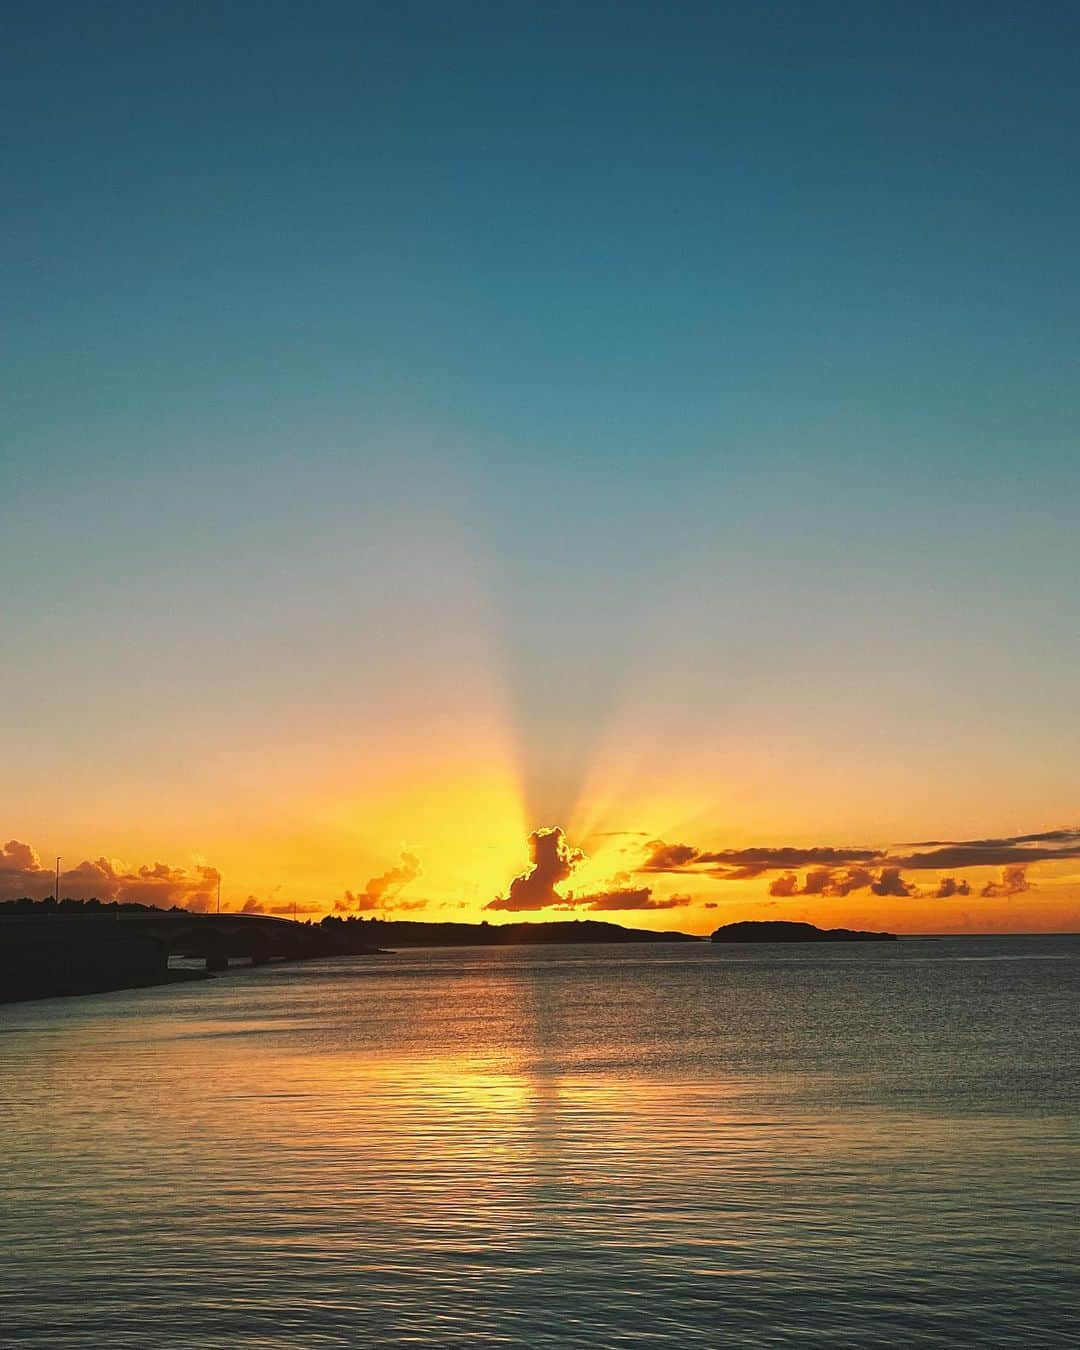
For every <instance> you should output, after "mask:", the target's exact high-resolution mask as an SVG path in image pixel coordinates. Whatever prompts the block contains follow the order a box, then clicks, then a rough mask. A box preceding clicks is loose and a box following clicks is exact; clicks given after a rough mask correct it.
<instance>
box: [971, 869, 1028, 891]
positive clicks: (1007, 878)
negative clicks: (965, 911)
mask: <svg viewBox="0 0 1080 1350" xmlns="http://www.w3.org/2000/svg"><path fill="white" fill-rule="evenodd" d="M1030 890H1034V887H1033V886H1032V884H1031V882H1030V881H1028V879H1027V872H1026V871H1025V870H1024V868H1023V867H1020V866H1017V865H1014V866H1012V867H1005V868H1003V869H1002V872H1001V880H1000V881H988V882H987V883H986V885H985V886H984V887H983V888H982V890H981V891H980V892H979V894H980V895H986V896H1000V895H1022V894H1023V893H1024V891H1030Z"/></svg>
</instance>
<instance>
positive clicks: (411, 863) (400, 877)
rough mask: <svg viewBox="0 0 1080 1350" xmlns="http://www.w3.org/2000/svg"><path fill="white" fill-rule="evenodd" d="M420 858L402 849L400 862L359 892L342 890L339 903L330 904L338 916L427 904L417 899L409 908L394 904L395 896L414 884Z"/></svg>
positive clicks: (414, 907)
mask: <svg viewBox="0 0 1080 1350" xmlns="http://www.w3.org/2000/svg"><path fill="white" fill-rule="evenodd" d="M422 870H423V869H422V868H421V866H420V859H419V858H418V857H417V856H416V854H415V853H408V852H406V851H405V850H402V854H401V861H400V863H398V865H397V866H396V867H391V868H389V869H388V870H387V871H385V872H382V873H380V875H379V876H377V877H372V878H371V879H370V880H369V881H368V882H367V884H366V885H365V886H364V889H363V890H362V891H358V892H354V891H346V892H345V894H344V896H342V898H341V899H340V900H335V901H334V908H335V909H336V910H337V911H338V912H339V913H362V912H365V911H368V910H373V909H419V908H422V907H423V905H425V904H426V903H427V902H426V901H423V900H417V901H414V902H413V903H411V904H409V905H405V904H403V903H402V904H396V903H395V902H396V900H397V897H398V896H399V895H400V894H401V892H402V891H403V890H404V889H405V887H406V886H407V885H408V884H409V882H410V881H415V880H416V878H417V877H418V876H420V874H421V872H422Z"/></svg>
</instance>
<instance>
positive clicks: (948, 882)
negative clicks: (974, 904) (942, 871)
mask: <svg viewBox="0 0 1080 1350" xmlns="http://www.w3.org/2000/svg"><path fill="white" fill-rule="evenodd" d="M970 894H971V887H970V886H969V885H968V883H967V882H966V881H957V879H956V878H955V877H942V878H941V880H940V881H939V882H938V888H937V890H936V891H935V892H934V896H935V898H936V899H938V900H947V899H948V898H949V896H950V895H970Z"/></svg>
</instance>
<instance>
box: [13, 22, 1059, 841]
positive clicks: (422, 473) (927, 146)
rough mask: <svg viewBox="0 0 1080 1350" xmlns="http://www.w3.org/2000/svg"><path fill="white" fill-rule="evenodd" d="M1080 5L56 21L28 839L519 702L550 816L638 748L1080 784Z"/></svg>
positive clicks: (22, 792)
mask: <svg viewBox="0 0 1080 1350" xmlns="http://www.w3.org/2000/svg"><path fill="white" fill-rule="evenodd" d="M1078 39H1080V10H1078V8H1077V7H1076V6H1075V5H1071V4H1061V5H1057V4H1044V3H1038V0H1035V2H1034V3H1031V2H1029V3H1012V4H999V3H993V2H991V3H985V2H984V3H978V4H967V3H948V4H923V3H914V4H912V3H904V4H891V3H862V4H833V3H814V4H802V5H800V4H794V3H787V4H768V3H754V4H750V3H746V4H730V5H728V4H720V3H716V4H709V5H698V4H683V5H678V6H668V5H661V4H635V3H621V4H601V3H593V4H589V3H584V4H581V3H575V4H562V3H549V4H543V5H534V4H524V3H513V2H511V3H499V4H495V3H492V4H478V3H468V0H462V2H461V3H457V4H449V5H448V4H435V3H394V4H385V5H368V4H360V3H352V4H325V3H317V2H316V3H311V4H305V5H298V4H277V3H261V4H246V5H245V4H233V5H218V4H214V5H211V4H199V3H185V4H154V5H145V4H139V5H136V4H131V3H112V4H109V3H102V4H97V5H85V4H78V5H76V4H66V3H59V4H52V5H41V4H39V3H35V4H24V3H15V4H13V5H10V6H9V7H8V10H7V17H6V18H5V21H4V40H3V43H2V49H3V56H2V57H0V61H2V64H3V85H4V89H5V91H6V92H5V95H4V101H5V117H4V121H5V127H6V130H7V137H6V146H5V150H4V160H3V163H4V167H3V181H4V199H5V206H4V218H5V223H4V230H3V238H4V244H3V251H4V259H5V261H4V271H3V311H4V315H5V319H4V323H3V326H2V330H0V363H2V369H3V383H4V387H5V393H4V398H3V404H2V409H0V434H2V442H0V453H2V464H0V565H2V571H3V578H4V585H3V611H4V626H5V634H6V637H7V642H6V644H5V646H6V655H5V660H4V667H5V668H4V673H3V675H2V676H0V681H2V690H3V699H2V702H3V706H4V709H5V716H4V723H5V726H4V731H3V737H4V744H5V749H6V750H7V758H8V762H9V766H11V765H14V766H15V767H14V773H12V772H10V771H9V773H8V774H6V775H5V778H6V779H7V780H8V782H7V785H6V787H5V789H4V794H3V802H2V804H3V806H4V810H5V819H6V820H8V821H9V822H10V823H9V824H6V825H5V824H0V829H8V830H10V831H12V832H17V833H18V835H19V837H20V838H22V837H27V836H31V835H32V836H33V837H34V838H40V839H41V840H42V841H43V844H42V846H43V847H45V846H49V847H51V846H52V844H51V842H50V841H52V840H53V839H54V838H55V839H56V846H57V847H59V842H60V836H62V835H64V834H65V832H68V833H70V832H71V831H72V830H74V829H76V826H77V824H78V823H79V822H83V825H86V822H92V825H93V829H95V830H98V831H100V832H101V833H102V834H110V837H115V838H116V839H117V843H116V844H115V845H114V847H120V846H121V845H123V844H124V841H125V840H126V841H129V843H130V844H131V847H132V848H134V847H136V845H137V844H139V843H141V842H142V840H138V839H136V838H135V835H136V834H137V833H138V832H137V831H136V830H135V828H134V826H133V825H132V823H131V811H132V803H133V802H136V801H142V802H143V803H144V804H145V807H146V818H147V821H148V822H150V823H149V824H147V825H146V827H145V829H144V830H143V831H142V834H143V837H144V839H145V843H146V847H147V848H148V849H150V847H151V844H150V838H151V835H153V833H154V831H155V830H156V831H157V832H158V834H165V835H167V836H168V838H167V841H166V842H167V843H168V844H169V845H170V846H173V847H175V848H176V849H177V850H179V851H183V850H185V849H188V850H192V851H195V850H198V849H199V848H200V847H202V844H201V842H200V840H201V834H200V831H203V830H205V828H208V827H207V822H209V821H211V820H212V819H213V818H214V816H215V812H218V813H219V814H220V812H221V811H225V812H226V814H227V815H228V819H229V820H230V821H231V822H232V825H233V828H235V829H239V828H241V827H242V826H243V825H244V822H245V821H247V822H248V823H250V821H251V820H252V819H254V818H255V816H257V814H258V807H257V805H256V804H251V805H249V806H248V807H245V808H244V810H243V811H241V810H239V808H235V802H236V800H237V793H238V792H240V788H239V787H238V786H237V785H238V783H240V782H241V781H242V779H243V777H244V774H245V772H246V771H247V770H250V773H251V774H252V775H255V776H258V777H259V778H260V780H261V781H262V782H265V781H266V780H267V779H270V778H273V779H277V780H281V779H290V778H292V777H295V778H297V779H304V774H305V772H306V770H305V769H304V768H303V767H302V766H304V765H307V764H311V763H314V762H316V761H318V762H322V761H321V760H320V759H319V757H320V756H322V755H324V754H325V753H327V752H326V746H327V744H329V743H330V742H333V741H335V737H336V738H337V741H338V743H340V744H347V745H349V746H352V747H354V748H355V751H356V754H357V756H358V759H362V758H363V754H364V746H365V743H366V740H367V738H368V737H369V736H382V734H383V731H384V729H385V726H386V724H387V723H388V722H391V721H394V720H395V719H404V720H406V721H408V720H410V719H414V720H416V722H417V724H418V725H419V726H420V728H421V730H423V729H424V728H425V727H427V726H428V720H430V721H431V723H432V726H433V728H434V730H432V733H431V734H432V737H433V739H434V742H435V743H438V736H439V735H440V734H441V732H439V730H438V728H439V727H441V728H443V730H445V729H446V726H453V727H454V728H456V734H460V735H461V736H466V735H467V731H468V726H469V719H470V717H472V716H473V714H474V711H475V708H476V707H477V706H478V705H480V704H482V703H483V702H484V699H485V698H488V697H489V696H490V698H492V699H494V698H495V697H496V694H497V696H498V697H499V698H501V699H504V700H505V708H504V709H502V710H501V711H500V713H499V716H500V717H504V718H505V721H506V722H507V724H508V725H509V726H511V727H512V729H513V740H514V756H515V760H516V762H517V764H518V766H519V770H520V774H521V778H522V781H523V791H524V794H525V797H526V801H527V805H528V812H527V816H528V821H529V823H530V825H532V824H550V823H553V822H555V821H560V822H561V821H564V820H566V819H569V818H570V817H571V816H572V814H573V812H574V811H575V809H577V807H580V803H581V799H582V794H583V793H587V792H588V791H589V784H590V781H593V780H594V779H595V776H596V773H597V765H598V764H599V763H601V762H602V761H603V759H604V757H605V756H608V757H610V756H611V755H612V753H613V752H612V749H611V747H612V744H613V743H614V744H616V745H625V744H633V745H634V746H635V747H637V749H638V752H639V754H640V757H641V759H642V761H643V767H641V768H640V769H639V771H638V772H639V773H644V774H647V773H649V772H655V774H656V776H657V779H658V780H660V779H663V780H664V781H668V780H671V781H674V780H676V779H680V776H681V779H680V781H684V782H685V783H686V784H687V785H689V786H688V787H687V789H686V795H687V796H691V795H693V793H698V794H699V795H700V815H701V818H702V819H703V820H704V819H712V820H714V821H715V824H716V827H717V829H720V828H721V827H722V826H723V824H724V820H725V819H736V817H737V823H738V831H737V832H738V833H739V834H740V837H742V838H745V839H752V838H759V837H767V838H770V839H772V840H773V841H776V842H788V841H789V840H791V841H794V840H796V839H797V837H799V836H801V835H806V834H807V833H808V832H815V831H820V830H828V831H831V832H833V836H835V835H836V833H837V832H838V833H839V835H840V837H841V838H847V837H849V836H851V837H854V836H856V835H859V836H862V835H865V834H867V833H873V832H874V831H877V833H876V834H874V838H876V839H884V840H889V839H892V838H897V837H910V836H913V835H914V834H915V832H916V831H921V832H922V833H924V834H925V833H933V834H935V835H937V834H939V833H943V834H946V835H947V836H948V835H950V832H953V833H955V832H957V831H960V832H968V833H983V832H992V831H998V830H1003V831H1017V830H1021V829H1031V828H1037V827H1040V826H1044V825H1051V824H1056V823H1059V822H1060V821H1061V820H1063V819H1066V818H1071V817H1072V816H1073V815H1074V814H1075V812H1074V807H1075V805H1076V800H1077V793H1076V787H1075V785H1076V763H1077V758H1078V754H1080V719H1078V717H1077V713H1076V703H1075V688H1076V672H1077V669H1078V665H1080V612H1078V610H1080V604H1078V600H1077V585H1076V575H1077V557H1078V543H1077V529H1076V520H1077V507H1078V505H1080V455H1078V452H1077V427H1078V425H1080V380H1078V378H1077V373H1078V372H1077V358H1078V336H1080V319H1078V313H1080V309H1078V304H1077V301H1078V286H1077V282H1078V271H1080V267H1078V262H1077V257H1078V252H1077V238H1078V234H1080V228H1078V227H1080V186H1078V184H1080V174H1078V172H1077V171H1078V168H1080V165H1078V162H1077V161H1078V158H1080V152H1078V144H1080V142H1078V138H1077V126H1078V125H1080V117H1078V114H1080V84H1078V82H1077V79H1076V70H1075V59H1076V52H1077V50H1078V45H1077V44H1078ZM403 691H404V692H403ZM491 691H495V693H491ZM410 699H412V700H413V702H412V703H410ZM459 700H460V706H459ZM447 734H449V733H447ZM410 753H411V751H410ZM616 758H617V754H616ZM304 782H305V783H306V779H304ZM710 784H711V785H712V787H711V788H710V787H709V785H710ZM297 790H298V791H300V788H298V789H297ZM635 790H637V789H635ZM674 790H675V789H674V788H672V791H674ZM627 791H628V793H629V792H630V790H629V789H627ZM643 791H644V789H641V790H640V791H639V792H638V795H639V796H640V795H641V792H643ZM740 793H743V794H744V801H749V802H750V803H751V804H750V805H749V806H746V808H745V810H744V811H743V812H742V815H741V816H740V815H738V812H737V803H738V802H739V800H740ZM745 794H748V795H745ZM646 795H647V794H646ZM245 800H246V799H245ZM631 800H634V798H633V796H632V794H630V795H628V797H627V812H629V810H630V806H629V803H630V802H631ZM252 802H253V803H254V798H253V799H252ZM88 803H92V805H89V806H88ZM224 803H228V804H229V805H228V807H227V808H226V806H225V805H223V804H224ZM279 805H280V803H279ZM710 812H712V813H713V814H712V815H711V816H710ZM724 812H727V815H726V816H724V815H723V813H724ZM732 812H735V813H736V815H734V816H733V815H732ZM166 822H167V829H166V827H165V824H166ZM609 823H611V822H610V821H609ZM624 823H625V825H626V827H627V828H642V829H644V830H646V831H652V830H659V829H660V828H662V827H664V822H656V823H653V822H652V821H651V820H649V821H639V820H636V819H634V820H631V819H629V818H627V819H626V820H625V822H624ZM83 825H79V828H83ZM86 828H87V829H89V825H86ZM908 832H910V835H909V833H908ZM781 836H782V837H783V838H782V839H781ZM154 837H157V836H156V835H155V836H154ZM108 846H109V844H108V840H105V839H103V840H102V848H103V849H107V848H108ZM395 847H396V841H395Z"/></svg>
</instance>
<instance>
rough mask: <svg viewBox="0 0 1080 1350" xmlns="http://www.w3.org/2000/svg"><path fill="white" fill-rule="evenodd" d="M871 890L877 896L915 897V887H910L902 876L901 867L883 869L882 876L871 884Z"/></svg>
mask: <svg viewBox="0 0 1080 1350" xmlns="http://www.w3.org/2000/svg"><path fill="white" fill-rule="evenodd" d="M870 889H871V890H872V891H873V892H874V894H875V895H897V896H905V895H914V894H915V888H914V886H909V885H908V883H907V882H906V881H905V880H904V878H903V877H902V876H901V875H900V869H899V867H883V868H882V869H881V875H880V876H879V877H878V879H877V881H872V882H871V883H870Z"/></svg>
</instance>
